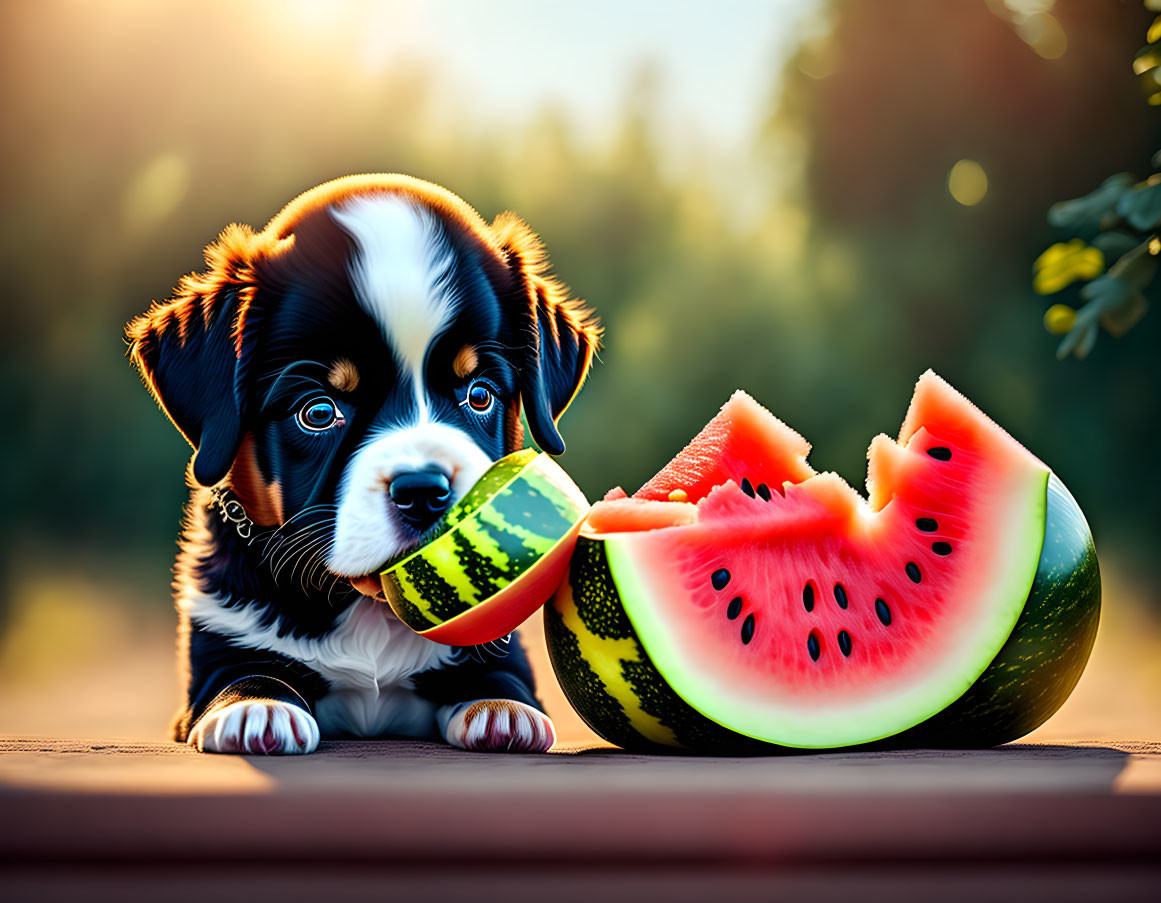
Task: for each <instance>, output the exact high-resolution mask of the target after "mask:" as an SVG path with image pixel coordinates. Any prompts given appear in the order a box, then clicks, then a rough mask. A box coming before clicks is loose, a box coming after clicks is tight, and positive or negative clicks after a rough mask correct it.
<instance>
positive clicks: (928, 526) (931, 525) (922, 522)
mask: <svg viewBox="0 0 1161 903" xmlns="http://www.w3.org/2000/svg"><path fill="white" fill-rule="evenodd" d="M915 526H916V527H918V528H919V529H920V530H922V531H923V532H924V533H934V532H935V531H936V530H938V529H939V524H937V523H936V522H935V518H934V517H921V518H919V520H917V521H916V522H915Z"/></svg>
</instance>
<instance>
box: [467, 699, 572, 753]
mask: <svg viewBox="0 0 1161 903" xmlns="http://www.w3.org/2000/svg"><path fill="white" fill-rule="evenodd" d="M444 735H445V737H446V739H447V742H448V743H450V744H451V745H452V746H458V747H459V748H460V749H470V750H474V751H477V752H546V751H547V750H548V748H549V747H551V746H552V744H553V743H555V742H556V729H555V728H553V726H552V719H550V718H549V717H548V716H547V715H545V714H544V713H543V712H538V711H537V710H536V709H534V708H532V706H529V705H525V704H524V703H522V702H515V701H513V700H511V699H480V700H477V701H476V702H472V703H468V704H466V705H465V706H464V707H463V708H462V709H461V710H460V711H458V712H456V713H455V714H454V715H453V716H452V717H451V720H449V721H448V723H447V730H446V731H445V732H444Z"/></svg>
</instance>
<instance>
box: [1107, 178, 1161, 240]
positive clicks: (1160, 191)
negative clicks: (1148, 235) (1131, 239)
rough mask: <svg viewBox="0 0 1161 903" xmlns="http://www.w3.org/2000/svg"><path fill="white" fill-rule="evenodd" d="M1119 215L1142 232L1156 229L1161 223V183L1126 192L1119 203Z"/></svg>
mask: <svg viewBox="0 0 1161 903" xmlns="http://www.w3.org/2000/svg"><path fill="white" fill-rule="evenodd" d="M1117 213H1119V214H1120V215H1121V216H1123V217H1124V218H1125V219H1127V220H1128V221H1129V225H1130V226H1132V227H1133V228H1134V229H1140V230H1141V231H1142V232H1144V231H1145V230H1147V229H1152V228H1154V227H1156V226H1157V224H1158V223H1161V183H1158V184H1156V185H1142V186H1141V187H1139V188H1134V189H1132V190H1131V191H1126V192H1125V193H1124V194H1122V195H1121V197H1120V199H1119V200H1118V201H1117Z"/></svg>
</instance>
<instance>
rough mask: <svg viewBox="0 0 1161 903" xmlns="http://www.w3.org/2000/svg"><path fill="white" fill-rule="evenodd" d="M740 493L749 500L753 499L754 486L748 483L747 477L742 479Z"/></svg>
mask: <svg viewBox="0 0 1161 903" xmlns="http://www.w3.org/2000/svg"><path fill="white" fill-rule="evenodd" d="M742 492H744V493H746V495H748V496H749V497H750V498H753V497H754V484H753V483H751V482H750V480H749V478H748V477H742Z"/></svg>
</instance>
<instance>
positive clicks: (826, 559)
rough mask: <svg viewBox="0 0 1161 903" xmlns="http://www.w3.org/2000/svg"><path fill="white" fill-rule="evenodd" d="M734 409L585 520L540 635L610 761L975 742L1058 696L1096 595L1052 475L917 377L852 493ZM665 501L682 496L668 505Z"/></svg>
mask: <svg viewBox="0 0 1161 903" xmlns="http://www.w3.org/2000/svg"><path fill="white" fill-rule="evenodd" d="M808 452H809V445H808V444H807V443H806V442H805V440H803V439H802V437H800V436H799V435H798V434H797V433H795V432H793V431H792V430H791V429H790V428H789V427H787V426H786V425H785V424H783V423H781V422H780V421H779V420H777V419H776V418H775V417H774V416H773V415H771V414H770V413H769V412H768V411H766V410H765V409H764V408H762V407H761V406H760V405H759V404H757V402H755V401H754V400H753V399H752V398H750V397H749V396H748V395H746V394H745V393H742V392H738V393H736V394H735V395H734V396H733V397H732V398H731V399H730V400H729V401H728V402H727V403H726V405H725V406H724V407H723V408H722V410H721V413H719V414H718V415H717V416H716V417H715V418H714V419H713V420H712V421H711V422H710V423H709V425H708V426H707V427H706V428H705V429H704V430H703V431H702V432H701V433H700V434H699V435H698V436H697V437H696V438H695V439H694V440H693V441H692V442H691V443H690V445H689V446H688V447H687V448H686V449H685V450H684V451H683V452H682V453H681V454H679V455H678V456H677V457H676V458H675V459H674V460H673V461H672V462H670V464H669V465H667V466H666V467H665V468H664V469H663V470H662V471H661V472H660V473H658V474H657V476H655V477H654V478H653V479H652V480H650V481H649V482H648V483H646V484H645V486H643V487H642V488H641V490H639V491H638V493H636V495H635V496H634V497H632V498H627V497H624V494H623V493H619V492H613V493H611V494H610V496H609V497H607V498H606V500H605V501H603V502H599V503H598V504H597V505H595V506H594V507H593V509H592V511H591V513H590V515H589V517H588V519H587V521H586V523H585V526H584V528H583V530H582V535H581V539H580V541H579V542H578V545H577V549H576V552H575V553H574V558H573V564H572V568H571V570H570V573H569V576H568V578H567V579H566V580H565V582H564V583H563V584H562V586H561V588H560V589H559V590H558V592H557V594H556V596H555V597H554V599H553V603H552V605H551V606H550V610H549V612H548V617H547V618H546V624H547V631H548V637H549V648H550V653H551V654H552V658H553V663H554V665H555V666H556V668H557V674H558V677H559V678H560V680H561V683H562V685H563V686H564V689H565V692H566V694H567V695H568V696H569V698H570V701H572V702H573V704H574V706H575V707H576V708H577V709H578V711H579V712H580V713H581V715H582V717H584V718H585V719H586V720H587V721H588V722H589V723H590V725H591V726H592V727H593V728H594V729H596V730H597V731H598V733H601V734H602V735H604V736H605V737H606V738H608V739H610V740H612V741H613V742H615V743H619V744H620V745H627V746H642V745H649V744H661V745H669V746H684V747H688V748H694V749H708V750H715V751H716V750H721V749H723V748H725V747H726V746H728V745H730V742H731V740H737V739H740V738H753V739H754V740H758V741H761V742H763V743H766V744H777V745H779V746H786V747H797V748H833V747H844V746H853V745H862V744H868V743H873V742H876V741H884V740H888V739H889V738H890V740H891V742H894V743H899V744H919V743H923V744H928V745H952V746H986V745H994V744H996V743H1001V742H1006V741H1008V740H1011V739H1015V738H1016V737H1018V736H1020V735H1022V734H1023V733H1026V732H1027V731H1029V730H1031V729H1032V728H1034V727H1036V726H1037V725H1038V724H1040V723H1041V722H1043V721H1044V720H1045V719H1046V718H1047V717H1048V716H1049V715H1051V714H1052V712H1054V711H1055V710H1056V709H1057V708H1058V707H1059V706H1060V705H1061V704H1062V703H1063V701H1064V699H1065V698H1066V697H1067V696H1068V694H1069V692H1070V691H1071V690H1072V687H1073V686H1074V685H1075V684H1076V681H1077V680H1078V679H1079V676H1080V672H1081V670H1082V669H1083V667H1084V664H1085V662H1086V661H1087V659H1088V655H1089V652H1090V650H1091V648H1092V644H1093V641H1094V639H1095V634H1096V625H1097V619H1098V614H1099V605H1100V579H1099V571H1098V568H1097V562H1096V557H1095V553H1094V551H1093V546H1092V539H1091V536H1090V534H1089V530H1088V526H1087V524H1086V523H1085V521H1084V518H1083V516H1082V515H1081V514H1080V511H1079V508H1078V507H1077V505H1076V502H1075V501H1074V500H1073V499H1072V497H1071V496H1070V495H1069V494H1068V491H1067V490H1066V489H1065V488H1064V486H1063V485H1062V484H1061V483H1060V481H1059V480H1058V479H1057V478H1056V477H1055V476H1054V475H1053V474H1052V473H1051V471H1050V470H1049V469H1048V468H1047V467H1046V466H1045V465H1044V464H1043V463H1041V462H1040V461H1039V460H1038V459H1037V458H1036V457H1034V456H1033V455H1032V454H1031V453H1030V452H1028V451H1027V450H1026V449H1024V448H1023V447H1022V446H1021V445H1020V444H1019V443H1017V442H1016V441H1015V440H1014V439H1012V438H1011V437H1010V436H1009V435H1008V434H1007V433H1005V432H1004V431H1003V430H1001V429H1000V428H999V427H998V426H996V425H995V424H994V423H992V422H991V421H990V420H989V419H988V418H987V417H985V416H984V415H983V414H982V413H981V412H980V411H979V410H978V409H977V408H975V407H974V406H973V405H972V404H971V403H970V402H968V401H967V400H966V399H965V398H964V397H963V396H961V395H960V394H959V393H957V392H956V391H955V390H954V389H952V388H951V387H950V386H949V385H948V384H947V383H946V382H944V381H943V380H942V379H940V378H939V377H938V376H936V375H935V374H934V373H931V372H928V373H926V374H924V376H923V377H922V378H921V379H920V380H919V383H918V385H917V387H916V390H915V396H914V398H913V400H912V402H911V406H910V409H909V411H908V413H907V417H906V419H905V421H904V423H903V428H902V431H901V432H900V435H899V439H898V441H894V440H891V439H889V438H888V437H886V436H879V437H877V438H876V439H875V440H874V441H873V442H872V443H871V447H870V451H869V452H868V461H869V467H868V476H867V490H868V495H867V498H863V497H862V496H861V495H859V493H857V492H856V491H855V490H854V489H852V488H851V487H850V486H849V485H848V484H846V483H845V482H844V481H843V480H842V479H841V478H840V477H838V476H837V475H836V474H832V473H816V472H815V471H814V470H813V469H812V468H811V467H810V465H809V464H807V462H806V456H807V453H808ZM671 499H684V501H675V500H671Z"/></svg>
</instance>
